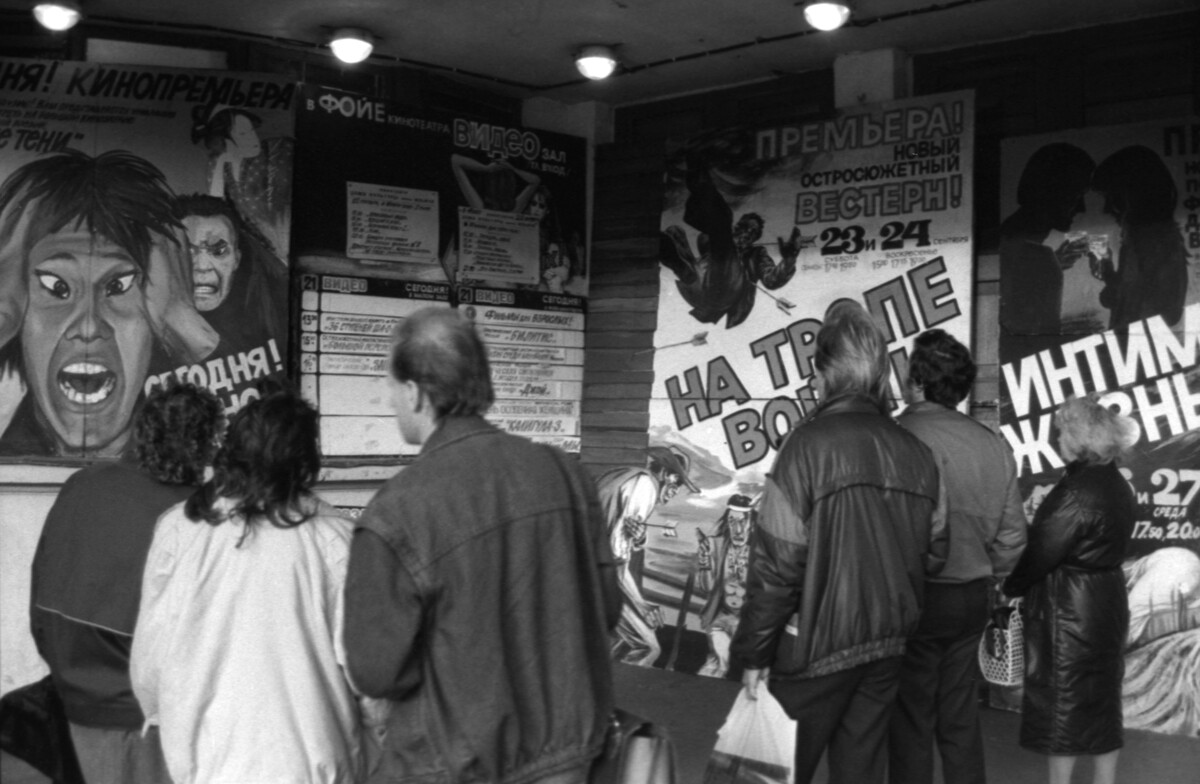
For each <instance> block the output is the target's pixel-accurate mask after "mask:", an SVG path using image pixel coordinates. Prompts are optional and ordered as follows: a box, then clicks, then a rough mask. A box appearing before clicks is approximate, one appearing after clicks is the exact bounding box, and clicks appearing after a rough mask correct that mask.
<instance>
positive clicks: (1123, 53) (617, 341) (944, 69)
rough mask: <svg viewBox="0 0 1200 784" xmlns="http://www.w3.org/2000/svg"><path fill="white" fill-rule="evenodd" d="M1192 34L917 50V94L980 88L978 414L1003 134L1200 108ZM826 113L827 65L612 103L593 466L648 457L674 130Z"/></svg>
mask: <svg viewBox="0 0 1200 784" xmlns="http://www.w3.org/2000/svg"><path fill="white" fill-rule="evenodd" d="M1198 42H1200V11H1197V12H1193V13H1186V14H1176V15H1172V16H1167V17H1160V18H1155V19H1150V20H1145V21H1141V22H1137V23H1130V24H1122V25H1107V26H1101V27H1093V28H1087V29H1083V30H1077V31H1072V32H1069V33H1058V34H1053V35H1042V36H1033V37H1029V38H1024V39H1020V40H1017V41H1007V42H1002V43H996V44H991V45H986V46H972V47H969V48H966V49H949V50H946V51H942V52H938V53H936V54H929V55H921V56H918V57H914V58H913V61H912V73H913V94H914V95H930V94H935V93H941V92H949V91H952V90H961V89H973V90H975V96H976V98H975V100H976V143H975V149H976V160H975V166H974V173H975V192H974V195H975V227H974V231H975V252H976V256H977V259H976V265H975V287H974V292H973V295H974V322H975V323H974V334H975V340H974V343H975V344H974V346H973V347H972V350H973V352H974V354H975V357H976V361H977V362H978V363H979V370H980V372H979V378H978V380H977V382H976V385H975V390H974V393H973V395H972V398H971V410H972V413H973V414H974V415H975V416H976V417H977V418H978V419H980V420H981V421H983V422H985V423H987V424H989V425H991V426H993V427H995V426H997V425H998V416H999V413H998V407H997V401H998V398H999V395H1000V384H999V370H998V367H997V363H996V357H997V355H998V351H997V338H998V317H999V275H998V270H999V263H998V258H997V251H998V248H999V223H1000V203H999V193H1000V140H1001V139H1003V138H1005V137H1008V136H1023V135H1028V134H1037V133H1049V132H1053V131H1056V130H1062V129H1068V128H1081V127H1087V126H1096V125H1114V124H1121V123H1130V122H1137V121H1141V120H1153V119H1163V118H1170V117H1184V116H1187V115H1188V114H1197V113H1200V43H1198ZM832 111H833V72H832V69H829V70H823V71H816V72H812V73H808V74H801V75H798V76H787V77H781V78H779V79H774V80H771V81H768V82H761V83H757V84H753V85H747V86H743V87H738V88H733V89H727V90H720V91H714V92H711V93H705V94H702V95H691V96H687V97H682V98H675V99H671V100H667V101H660V102H656V103H651V104H643V105H639V106H634V107H629V108H624V109H619V110H618V111H617V113H616V118H615V127H616V134H615V136H616V138H615V141H614V143H612V144H609V145H604V146H601V147H600V148H598V149H597V153H596V194H595V196H596V198H595V213H594V222H593V245H592V258H593V265H592V270H593V275H592V283H591V299H590V303H589V307H590V315H589V318H588V326H587V343H586V347H587V352H586V365H585V368H584V400H583V454H582V458H583V461H584V462H585V463H586V464H587V465H588V466H589V468H591V469H592V470H593V471H597V472H598V471H602V470H604V469H606V468H609V467H612V466H617V465H634V464H641V463H642V462H643V460H644V454H643V450H644V449H645V447H646V445H647V440H648V432H647V428H648V423H649V414H648V406H649V401H650V394H651V385H652V383H653V371H652V367H653V365H652V363H653V342H652V341H653V336H654V328H655V323H656V316H657V302H658V263H657V260H656V259H655V253H656V249H657V244H658V241H657V237H658V228H659V220H660V217H661V215H660V213H661V209H662V204H661V200H662V188H661V184H662V174H663V170H664V156H665V150H666V145H667V143H668V141H669V140H671V139H673V138H676V139H678V138H682V137H684V136H687V135H690V134H694V133H697V132H699V131H704V130H713V129H719V128H724V127H729V126H732V125H750V126H756V125H769V124H772V123H799V122H804V121H805V120H812V119H818V118H822V117H828V116H829V115H830V114H831V113H832Z"/></svg>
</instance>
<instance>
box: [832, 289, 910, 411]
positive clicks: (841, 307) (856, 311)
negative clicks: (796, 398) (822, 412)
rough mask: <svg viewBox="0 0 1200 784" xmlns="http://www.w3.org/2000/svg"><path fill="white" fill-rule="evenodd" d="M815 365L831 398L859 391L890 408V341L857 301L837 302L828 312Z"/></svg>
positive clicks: (841, 300)
mask: <svg viewBox="0 0 1200 784" xmlns="http://www.w3.org/2000/svg"><path fill="white" fill-rule="evenodd" d="M813 364H814V365H815V366H816V368H817V370H818V371H819V372H820V373H821V376H822V377H823V379H824V381H825V393H826V396H827V397H829V398H833V397H836V396H838V395H841V394H846V393H850V392H857V393H860V394H865V395H869V396H871V397H872V398H874V399H875V400H877V401H878V402H879V404H880V405H881V406H886V405H887V403H888V376H889V373H890V372H891V366H890V365H889V364H888V355H887V340H886V338H884V336H883V333H882V332H880V330H879V326H878V325H877V324H876V323H875V320H874V319H872V318H871V314H869V313H868V312H867V311H866V309H865V308H864V307H863V306H862V305H860V304H859V303H857V302H855V301H854V300H849V299H840V300H837V301H836V302H834V303H833V304H832V305H830V306H829V309H828V310H826V311H825V323H824V324H822V325H821V329H820V330H818V332H817V350H816V354H815V356H814V357H813Z"/></svg>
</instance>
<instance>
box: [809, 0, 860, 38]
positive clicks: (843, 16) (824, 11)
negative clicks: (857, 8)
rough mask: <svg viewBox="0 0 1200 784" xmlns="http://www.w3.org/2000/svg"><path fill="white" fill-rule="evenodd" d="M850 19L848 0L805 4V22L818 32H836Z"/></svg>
mask: <svg viewBox="0 0 1200 784" xmlns="http://www.w3.org/2000/svg"><path fill="white" fill-rule="evenodd" d="M849 18H850V3H849V2H847V0H838V1H837V2H829V0H809V2H807V3H805V4H804V20H805V21H806V22H808V23H809V24H810V25H812V26H813V27H815V28H817V29H818V30H826V31H828V30H836V29H838V28H839V27H841V26H842V25H844V24H846V21H847V20H848V19H849Z"/></svg>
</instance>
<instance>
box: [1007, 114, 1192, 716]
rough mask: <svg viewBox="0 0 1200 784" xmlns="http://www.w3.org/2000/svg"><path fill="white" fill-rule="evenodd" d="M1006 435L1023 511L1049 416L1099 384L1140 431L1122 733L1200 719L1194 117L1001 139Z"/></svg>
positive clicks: (1131, 459)
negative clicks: (1125, 729)
mask: <svg viewBox="0 0 1200 784" xmlns="http://www.w3.org/2000/svg"><path fill="white" fill-rule="evenodd" d="M1001 151H1002V158H1001V164H1002V167H1003V168H1002V182H1001V205H1002V209H1003V211H1004V212H1003V214H1002V215H1001V224H1000V231H1001V238H1000V290H1001V301H1000V324H1001V332H1000V360H1001V367H1000V374H1001V394H1002V399H1001V429H1002V432H1003V434H1004V436H1005V437H1006V438H1007V440H1008V442H1009V444H1010V445H1011V446H1012V448H1013V452H1014V454H1015V455H1016V458H1017V463H1018V467H1019V471H1020V478H1021V485H1022V493H1023V495H1024V496H1025V498H1026V509H1027V512H1028V514H1029V516H1030V518H1031V519H1032V518H1033V515H1034V513H1035V511H1036V509H1037V506H1038V504H1039V503H1040V502H1041V500H1042V499H1043V498H1044V497H1045V495H1046V494H1047V493H1048V492H1049V491H1050V488H1052V487H1053V486H1054V484H1055V483H1056V482H1057V481H1058V479H1059V477H1060V476H1061V473H1062V469H1063V467H1064V464H1063V461H1062V459H1061V458H1060V456H1059V455H1058V453H1057V452H1056V451H1055V441H1054V431H1053V427H1052V419H1053V414H1054V411H1055V409H1056V408H1057V407H1058V405H1059V404H1060V403H1062V401H1063V400H1064V399H1066V397H1067V396H1069V395H1083V394H1088V393H1096V394H1099V395H1100V396H1101V400H1102V402H1104V403H1106V404H1108V405H1111V406H1114V407H1116V408H1117V409H1118V410H1120V411H1121V412H1122V413H1125V414H1128V415H1130V416H1132V417H1133V418H1134V419H1135V420H1136V421H1137V422H1138V424H1139V425H1140V426H1141V433H1142V434H1141V439H1140V441H1139V442H1138V444H1137V446H1136V447H1135V448H1134V450H1133V452H1132V454H1131V455H1130V456H1128V457H1127V458H1126V459H1125V460H1123V461H1122V463H1121V473H1122V474H1123V475H1124V476H1125V478H1126V480H1127V481H1128V482H1129V484H1130V486H1131V487H1132V489H1133V491H1134V494H1135V496H1136V498H1137V502H1138V519H1137V522H1136V525H1135V527H1134V532H1133V541H1132V546H1131V550H1130V556H1131V557H1130V558H1129V560H1128V561H1127V562H1126V563H1125V577H1126V585H1127V588H1128V591H1129V605H1130V614H1131V619H1132V620H1131V623H1130V629H1129V637H1128V640H1127V641H1126V643H1127V646H1128V648H1127V653H1126V677H1125V695H1124V697H1125V722H1126V726H1127V727H1131V728H1139V729H1151V730H1157V731H1161V732H1169V733H1175V734H1190V735H1195V734H1196V732H1197V727H1200V408H1197V402H1198V399H1200V366H1198V363H1200V354H1198V352H1200V198H1198V196H1197V184H1198V183H1200V179H1198V178H1197V172H1198V171H1200V118H1196V117H1189V118H1180V119H1178V120H1175V121H1168V122H1157V123H1148V124H1136V125H1123V126H1113V127H1107V128H1089V129H1086V130H1080V131H1067V132H1062V133H1056V134H1052V135H1044V136H1029V137H1019V138H1014V139H1008V140H1006V141H1005V142H1003V145H1002V148H1001Z"/></svg>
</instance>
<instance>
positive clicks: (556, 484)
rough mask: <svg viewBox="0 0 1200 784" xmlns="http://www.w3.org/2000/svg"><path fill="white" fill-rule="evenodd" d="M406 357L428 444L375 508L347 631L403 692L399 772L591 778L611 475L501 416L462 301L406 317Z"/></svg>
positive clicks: (410, 410) (600, 683)
mask: <svg viewBox="0 0 1200 784" xmlns="http://www.w3.org/2000/svg"><path fill="white" fill-rule="evenodd" d="M390 370H391V378H390V380H389V382H390V387H391V397H392V407H393V409H394V410H395V412H396V420H397V423H398V425H399V427H400V433H401V435H402V436H403V437H404V439H405V440H406V441H408V442H409V443H412V444H419V445H421V453H420V456H419V457H418V458H417V459H416V461H415V462H414V463H413V464H412V465H410V466H407V467H405V468H403V469H402V470H401V471H400V473H399V474H397V475H396V476H395V477H394V478H392V479H391V480H390V481H389V482H388V483H387V484H386V485H385V486H384V488H383V489H382V490H381V491H380V492H379V494H378V495H377V496H376V497H375V498H374V499H373V500H372V501H371V503H370V505H369V506H368V507H367V509H366V510H365V511H364V512H363V515H362V517H361V519H360V520H359V524H358V528H357V530H356V531H355V534H354V541H353V544H352V545H351V553H350V567H349V576H348V578H347V582H346V620H345V634H344V640H345V647H346V660H347V671H348V673H349V675H350V679H351V682H352V683H353V684H354V685H355V686H356V687H357V688H358V689H360V690H361V691H362V692H363V693H365V694H368V695H370V696H372V697H386V698H388V699H389V700H391V702H392V710H391V713H390V716H389V718H388V727H387V734H386V738H385V741H384V751H383V755H384V765H385V770H386V774H387V779H388V780H389V781H392V782H433V781H439V782H459V781H464V782H465V781H471V782H498V783H502V784H507V783H511V784H534V783H535V782H536V784H583V782H584V781H586V778H587V773H588V770H589V768H590V766H591V763H592V760H593V759H594V758H595V757H596V756H597V755H598V754H599V752H600V750H601V746H602V744H603V741H604V736H605V730H606V726H607V719H608V716H609V714H610V713H611V711H612V703H613V694H612V674H611V670H610V664H609V652H608V639H609V630H610V629H611V628H612V627H613V625H614V624H615V623H616V620H617V615H618V613H619V612H620V607H621V602H620V597H619V594H618V591H617V586H616V579H615V569H614V564H613V558H612V553H611V552H610V550H609V545H608V541H607V535H606V531H605V526H604V519H603V516H602V514H601V513H600V508H599V504H598V501H597V499H596V490H595V485H594V484H593V482H592V481H591V479H590V478H589V477H588V475H587V474H586V472H585V471H584V470H583V469H582V468H581V467H580V465H579V464H578V462H577V461H576V460H575V459H573V458H571V457H570V456H568V455H566V454H565V453H563V452H561V451H559V450H557V449H555V448H553V447H549V446H544V445H539V444H534V443H532V442H530V441H528V440H526V439H524V438H521V437H518V436H513V435H509V434H507V433H504V432H502V431H500V430H498V429H497V428H495V427H493V426H492V425H490V424H489V423H487V422H486V421H484V420H483V418H482V416H481V414H482V413H483V411H484V410H486V408H487V407H488V406H489V405H490V404H491V403H492V399H493V392H492V385H491V376H490V372H489V370H488V363H487V355H486V352H485V350H484V347H483V344H482V342H481V341H480V339H479V337H478V336H477V335H476V334H475V331H474V329H473V328H472V325H471V323H470V322H469V321H468V320H466V319H465V318H462V317H461V316H460V315H459V314H458V313H457V312H455V311H452V310H449V309H444V308H443V309H438V308H433V309H426V310H423V311H419V312H418V313H415V314H414V315H413V316H411V317H409V318H408V319H405V320H404V321H403V322H402V323H401V326H400V327H399V329H398V330H397V332H396V340H395V343H394V345H393V348H392V357H391V367H390Z"/></svg>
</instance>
